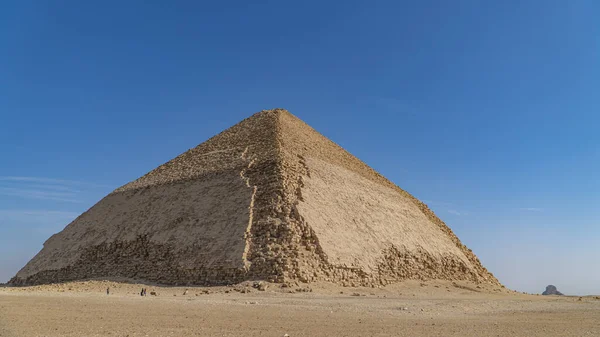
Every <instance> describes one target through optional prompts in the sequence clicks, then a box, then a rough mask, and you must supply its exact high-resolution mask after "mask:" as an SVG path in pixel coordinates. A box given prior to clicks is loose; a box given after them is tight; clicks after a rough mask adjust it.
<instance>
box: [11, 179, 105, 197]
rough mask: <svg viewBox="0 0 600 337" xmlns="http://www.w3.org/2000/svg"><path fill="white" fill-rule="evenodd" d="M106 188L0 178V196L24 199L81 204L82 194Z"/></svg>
mask: <svg viewBox="0 0 600 337" xmlns="http://www.w3.org/2000/svg"><path fill="white" fill-rule="evenodd" d="M107 187H108V186H105V185H100V184H95V183H90V182H83V181H76V180H66V179H55V178H45V177H23V176H0V195H4V196H8V197H17V198H24V199H38V200H49V201H57V202H69V203H81V202H84V200H82V194H83V193H82V192H83V191H85V190H87V191H89V190H92V189H98V188H107Z"/></svg>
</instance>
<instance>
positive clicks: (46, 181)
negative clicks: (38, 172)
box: [0, 176, 110, 187]
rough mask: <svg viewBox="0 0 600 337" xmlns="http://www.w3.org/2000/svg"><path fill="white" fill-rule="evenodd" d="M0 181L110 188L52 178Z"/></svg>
mask: <svg viewBox="0 0 600 337" xmlns="http://www.w3.org/2000/svg"><path fill="white" fill-rule="evenodd" d="M0 181H14V182H29V183H42V184H54V185H60V186H89V187H110V186H107V185H102V184H96V183H90V182H85V181H77V180H66V179H54V178H45V177H18V176H0Z"/></svg>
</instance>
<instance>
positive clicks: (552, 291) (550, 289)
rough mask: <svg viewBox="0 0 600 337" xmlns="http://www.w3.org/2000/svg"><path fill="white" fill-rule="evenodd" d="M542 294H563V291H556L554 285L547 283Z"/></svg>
mask: <svg viewBox="0 0 600 337" xmlns="http://www.w3.org/2000/svg"><path fill="white" fill-rule="evenodd" d="M542 295H560V296H562V295H564V294H563V293H561V292H560V291H558V289H556V287H555V286H553V285H549V286H547V287H546V290H545V291H544V292H543V293H542Z"/></svg>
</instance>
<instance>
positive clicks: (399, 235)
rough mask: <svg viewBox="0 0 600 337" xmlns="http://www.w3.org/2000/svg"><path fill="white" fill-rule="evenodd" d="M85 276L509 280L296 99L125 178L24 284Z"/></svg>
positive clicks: (40, 259)
mask: <svg viewBox="0 0 600 337" xmlns="http://www.w3.org/2000/svg"><path fill="white" fill-rule="evenodd" d="M116 168H118V167H116ZM85 279H114V280H131V281H138V282H144V281H145V282H153V283H158V284H165V285H222V284H232V283H237V282H241V281H245V280H266V281H270V282H279V283H286V282H314V281H326V282H333V283H336V284H341V285H363V286H371V285H385V284H388V283H392V282H397V281H401V280H406V279H417V280H427V279H442V280H468V281H474V282H478V283H487V284H492V285H500V283H499V282H498V280H497V279H496V278H495V277H494V276H493V275H492V274H491V273H489V272H488V271H487V270H486V269H485V268H484V267H483V266H482V265H481V263H480V262H479V259H478V258H477V257H476V256H475V254H474V253H473V252H472V251H471V250H470V249H468V248H467V247H466V246H465V245H463V244H462V243H461V242H460V240H459V239H458V238H457V237H456V235H454V233H453V232H452V231H451V230H450V228H449V227H448V226H446V224H444V222H442V220H440V219H439V218H438V217H436V216H435V214H434V213H433V212H432V211H431V210H430V209H429V208H428V207H427V206H426V205H425V204H424V203H422V202H420V201H419V200H417V199H416V198H415V197H413V196H412V195H410V194H409V193H407V192H406V191H404V190H402V189H400V188H399V187H397V186H396V185H394V184H393V183H392V182H390V181H389V180H387V179H386V178H384V177H383V176H382V175H380V174H379V173H377V172H375V171H374V170H373V169H371V168H370V167H369V166H367V165H366V164H365V163H363V162H362V161H360V160H359V159H357V158H356V157H354V156H352V155H351V154H350V153H348V152H347V151H345V150H344V149H342V148H341V147H340V146H338V145H337V144H335V143H334V142H332V141H330V140H329V139H327V138H325V137H324V136H323V135H321V134H319V133H318V132H317V131H315V130H314V129H312V128H311V127H310V126H308V125H307V124H305V123H304V122H302V121H301V120H300V119H298V118H297V117H295V116H294V115H292V114H291V113H289V112H288V111H286V110H283V109H275V110H264V111H261V112H259V113H256V114H254V115H253V116H251V117H249V118H247V119H245V120H243V121H242V122H240V123H239V124H237V125H235V126H233V127H231V128H229V129H228V130H226V131H224V132H222V133H220V134H218V135H216V136H214V137H212V138H211V139H209V140H207V141H206V142H204V143H202V144H200V145H199V146H197V147H195V148H193V149H191V150H188V151H186V152H185V153H183V154H181V155H180V156H178V157H176V158H174V159H173V160H171V161H169V162H167V163H166V164H163V165H161V166H159V167H158V168H156V169H154V170H152V171H150V172H149V173H147V174H146V175H144V176H143V177H141V178H139V179H137V180H135V181H132V182H130V183H128V184H126V185H124V186H122V187H120V188H118V189H116V190H115V191H113V192H112V193H110V194H109V195H108V196H106V197H105V198H103V199H102V200H101V201H99V202H98V203H97V204H96V205H94V206H93V207H92V208H90V209H89V210H88V211H86V212H85V213H83V214H81V215H80V216H79V217H78V218H77V219H75V220H74V221H73V222H71V223H70V224H69V225H68V226H67V227H66V228H65V229H64V230H63V231H61V232H60V233H58V234H55V235H53V236H52V237H50V238H49V239H48V240H47V241H46V243H45V244H44V247H43V249H42V250H41V251H40V252H39V253H38V254H37V255H36V256H35V257H34V258H33V259H32V260H31V261H29V263H27V265H26V266H25V267H24V268H23V269H21V270H20V271H19V272H18V273H17V275H16V276H15V277H14V278H12V279H11V280H10V284H11V285H35V284H44V283H55V282H65V281H73V280H85Z"/></svg>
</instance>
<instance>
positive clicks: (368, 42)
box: [0, 0, 600, 294]
mask: <svg viewBox="0 0 600 337" xmlns="http://www.w3.org/2000/svg"><path fill="white" fill-rule="evenodd" d="M599 17H600V2H598V1H595V0H587V1H586V0H572V1H567V0H564V1H552V0H539V1H442V0H440V1H411V2H408V1H361V2H357V1H344V2H341V1H340V2H335V3H334V2H327V1H294V2H290V1H264V2H261V3H260V4H248V3H247V2H246V1H228V2H206V1H171V2H165V1H133V0H131V1H53V2H48V1H26V0H19V1H4V2H2V5H1V8H0V154H1V159H0V281H6V280H7V279H8V278H10V277H11V276H13V275H14V274H15V273H16V271H17V270H18V269H19V268H20V267H21V266H22V265H24V264H25V263H26V261H28V260H29V259H30V258H31V257H32V256H33V255H34V254H35V253H37V251H38V250H39V249H40V248H41V247H42V243H43V242H44V241H45V240H46V239H47V238H48V237H49V236H50V235H51V234H53V233H56V232H58V231H60V230H61V229H62V228H63V227H64V226H65V225H66V224H68V223H69V221H70V220H72V219H74V218H75V217H76V216H77V215H78V214H80V213H81V212H83V211H85V210H86V209H88V208H89V207H91V206H92V205H93V204H94V203H96V202H97V201H98V200H100V198H102V197H103V196H104V195H106V194H107V193H109V192H110V191H111V190H112V189H114V188H116V187H118V186H119V185H122V184H124V183H126V182H128V181H130V180H133V179H135V178H137V177H139V176H141V175H142V174H144V173H145V172H147V171H149V170H150V169H152V168H154V167H156V166H157V165H159V164H161V163H163V162H165V161H168V160H169V159H171V158H173V157H175V156H176V155H178V154H179V153H181V152H183V151H185V150H187V149H189V148H191V147H194V146H196V145H197V144H199V143H201V142H203V141H204V140H206V139H207V138H209V137H210V136H212V135H214V134H216V133H218V132H220V131H221V130H223V129H225V128H227V127H228V126H230V125H232V124H235V123H236V122H238V121H239V120H241V119H243V118H245V117H247V116H249V115H250V114H252V113H254V112H257V111H259V110H262V109H268V108H274V107H283V108H286V109H288V110H290V111H291V112H292V113H294V114H296V115H297V116H298V117H300V118H302V119H303V120H305V121H306V122H307V123H309V124H310V125H312V126H313V127H315V128H316V129H317V130H318V131H320V132H322V133H323V134H325V135H326V136H328V137H329V138H331V139H332V140H334V141H336V142H337V143H339V144H341V145H342V146H343V147H345V148H346V149H348V150H349V151H350V152H352V153H353V154H355V155H356V156H357V157H359V158H361V159H363V160H364V161H365V162H367V163H368V164H370V165H371V166H372V167H373V168H375V169H376V170H378V171H380V172H381V173H382V174H384V175H385V176H387V177H388V178H389V179H390V180H392V181H394V182H395V183H396V184H398V185H399V186H401V187H402V188H404V189H406V190H408V191H409V192H411V193H412V194H414V195H415V196H417V197H418V198H420V199H422V200H425V201H426V202H427V203H428V204H429V205H430V206H431V207H432V208H433V209H434V210H435V211H436V213H437V214H438V215H439V216H440V217H441V218H442V219H443V220H445V221H446V222H447V223H448V224H449V225H450V226H451V227H452V229H453V230H454V231H455V232H456V233H457V234H458V236H459V237H460V238H461V239H462V240H463V242H464V243H465V244H467V245H468V246H469V247H470V248H472V249H473V250H474V251H475V252H476V253H477V255H478V256H479V257H480V258H481V259H482V261H483V263H484V264H485V265H486V266H487V267H488V268H489V269H490V270H491V271H492V272H493V273H494V274H496V275H497V276H498V278H499V279H500V280H501V281H502V282H503V283H505V284H506V285H507V286H509V287H511V288H513V289H517V290H521V291H529V292H541V291H543V290H544V288H545V286H546V285H547V284H550V283H552V284H555V285H556V286H557V287H558V288H559V290H561V291H563V292H565V293H571V294H583V293H600V268H598V261H600V248H599V247H600V244H599V243H600V207H599V205H600V175H599V174H598V172H599V171H600V132H598V129H599V128H600V21H599V20H598V18H599Z"/></svg>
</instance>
